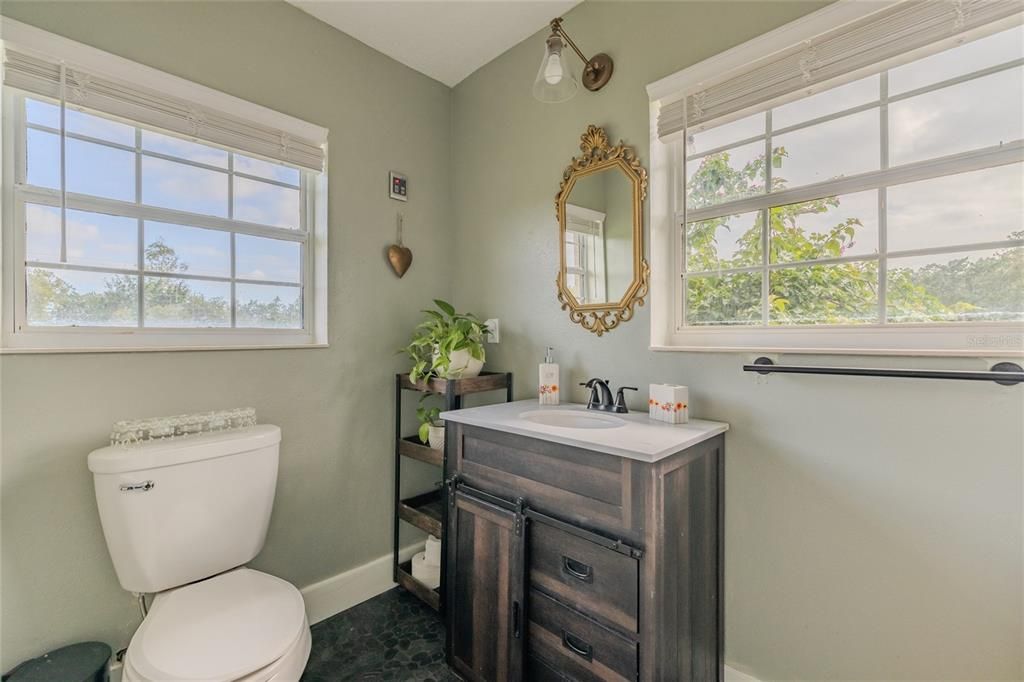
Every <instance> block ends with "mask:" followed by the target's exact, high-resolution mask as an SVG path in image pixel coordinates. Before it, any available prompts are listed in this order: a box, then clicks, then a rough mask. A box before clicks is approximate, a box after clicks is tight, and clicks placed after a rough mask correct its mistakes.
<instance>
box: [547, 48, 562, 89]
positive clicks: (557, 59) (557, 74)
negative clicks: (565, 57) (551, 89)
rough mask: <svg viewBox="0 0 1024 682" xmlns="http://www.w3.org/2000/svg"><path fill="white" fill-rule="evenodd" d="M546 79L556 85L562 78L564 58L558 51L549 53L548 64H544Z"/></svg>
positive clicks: (550, 83)
mask: <svg viewBox="0 0 1024 682" xmlns="http://www.w3.org/2000/svg"><path fill="white" fill-rule="evenodd" d="M544 80H545V81H547V82H548V84H549V85H555V84H557V83H558V82H559V81H561V80H562V59H561V56H560V55H559V54H558V53H557V52H552V53H551V54H549V55H548V61H547V64H546V65H545V66H544Z"/></svg>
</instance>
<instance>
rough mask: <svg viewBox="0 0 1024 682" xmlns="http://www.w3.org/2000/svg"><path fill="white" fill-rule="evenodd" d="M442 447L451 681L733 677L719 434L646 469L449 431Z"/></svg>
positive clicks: (588, 453)
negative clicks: (727, 668)
mask: <svg viewBox="0 0 1024 682" xmlns="http://www.w3.org/2000/svg"><path fill="white" fill-rule="evenodd" d="M448 443H449V446H448V447H449V462H450V464H451V470H452V471H453V472H454V475H453V476H452V477H451V478H450V479H449V481H448V483H447V486H448V490H447V501H448V508H447V513H446V523H447V524H448V534H447V538H448V540H447V542H446V545H447V549H446V561H447V571H446V576H447V578H446V582H447V587H446V599H447V604H446V613H447V623H448V641H447V654H448V661H449V664H450V665H451V666H452V667H453V668H454V670H455V671H456V672H457V673H459V674H460V675H462V676H463V677H465V678H466V679H469V680H488V681H499V680H539V681H543V680H722V679H723V658H722V653H723V652H722V644H723V619H722V611H723V599H722V594H723V590H722V565H723V541H722V540H723V532H722V521H723V508H722V502H723V494H722V493H723V478H724V476H723V474H724V468H723V466H724V459H723V458H724V444H725V437H724V435H723V434H721V433H718V434H717V435H713V436H711V437H709V438H707V439H705V440H702V441H700V442H698V443H696V444H694V445H691V446H690V447H687V448H685V449H681V450H680V451H678V452H675V453H674V454H668V455H667V456H663V457H660V458H658V459H657V460H656V461H649V462H648V461H640V460H637V459H630V458H627V457H622V456H618V455H612V454H606V453H603V452H597V451H594V450H589V449H584V448H581V447H575V446H571V445H566V444H563V443H558V442H551V441H549V440H544V439H541V438H535V437H529V436H525V435H520V434H516V433H509V432H506V431H500V430H495V429H491V428H485V427H481V426H475V425H469V424H465V423H455V422H451V423H449V425H448Z"/></svg>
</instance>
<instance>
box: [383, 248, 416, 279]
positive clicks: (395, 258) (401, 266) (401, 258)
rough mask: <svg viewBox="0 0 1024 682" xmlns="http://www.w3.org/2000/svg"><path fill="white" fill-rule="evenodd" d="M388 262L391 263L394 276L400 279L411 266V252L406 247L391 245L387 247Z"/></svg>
mask: <svg viewBox="0 0 1024 682" xmlns="http://www.w3.org/2000/svg"><path fill="white" fill-rule="evenodd" d="M388 262H389V263H391V269H392V270H394V271H395V274H396V275H398V276H399V278H401V277H402V275H404V274H405V271H406V270H408V269H409V266H410V265H412V251H411V250H409V247H407V246H402V245H400V244H392V245H391V246H389V247H388Z"/></svg>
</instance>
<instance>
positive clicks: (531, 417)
mask: <svg viewBox="0 0 1024 682" xmlns="http://www.w3.org/2000/svg"><path fill="white" fill-rule="evenodd" d="M519 417H520V418H521V419H525V420H527V421H531V422H533V423H534V424H543V425H544V426H560V427H562V428H563V429H614V428H617V427H619V426H624V425H625V424H626V422H625V421H624V420H622V419H619V418H618V417H613V416H611V415H606V414H596V413H594V412H581V411H579V410H534V411H532V412H523V413H522V414H521V415H519Z"/></svg>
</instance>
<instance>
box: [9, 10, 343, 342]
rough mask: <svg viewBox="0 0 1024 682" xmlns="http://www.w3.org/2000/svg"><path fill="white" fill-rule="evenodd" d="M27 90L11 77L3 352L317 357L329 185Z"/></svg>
mask: <svg viewBox="0 0 1024 682" xmlns="http://www.w3.org/2000/svg"><path fill="white" fill-rule="evenodd" d="M5 28H6V27H5ZM10 55H11V52H10V49H9V48H8V54H7V56H8V59H9V60H10ZM69 75H70V74H68V73H67V72H65V73H64V74H62V76H59V77H63V78H64V79H65V82H64V83H63V84H61V85H62V89H63V91H64V94H67V93H68V91H69V90H70V85H69V83H68V81H69V80H70V78H69ZM72 77H73V78H76V79H78V80H79V81H84V80H85V79H84V78H83V77H82V76H81V75H80V73H75V75H74V76H72ZM24 85H25V81H24V80H19V74H18V73H12V72H11V70H10V69H8V70H7V72H5V87H4V102H3V106H4V111H3V113H4V120H5V130H4V156H5V162H6V167H7V168H9V169H11V171H12V172H10V173H5V192H6V196H8V197H10V199H11V201H10V202H9V204H10V210H9V212H7V213H5V221H4V222H5V229H4V236H5V249H4V251H5V254H10V258H11V260H10V261H8V262H11V264H12V265H13V267H12V268H10V271H11V279H10V280H8V281H6V282H5V288H4V293H5V313H7V312H9V313H10V315H9V316H8V315H5V323H4V327H5V329H4V331H5V346H6V347H8V348H47V349H62V348H74V349H77V348H111V347H113V348H133V347H161V348H164V347H172V348H173V347H184V348H194V347H224V346H228V347H239V346H250V345H254V346H268V345H271V346H273V345H303V344H305V345H308V344H312V343H317V342H322V336H320V335H319V334H318V333H317V328H318V326H319V327H321V328H322V325H323V323H324V320H323V319H322V315H323V311H324V309H325V301H323V300H317V299H318V298H322V296H320V297H318V295H317V291H318V289H319V287H317V285H316V277H315V276H314V272H315V271H317V270H318V269H322V267H323V261H324V258H323V254H322V253H317V250H318V249H322V248H323V241H322V238H323V236H324V235H322V234H318V229H317V226H318V224H320V225H322V224H323V222H324V221H323V218H324V217H325V216H324V215H318V213H319V212H322V211H324V205H323V202H324V199H325V197H324V196H323V192H324V188H325V182H324V174H323V172H322V170H319V169H314V168H310V167H308V166H305V167H304V166H302V165H299V164H296V163H294V162H289V161H288V160H286V159H281V158H267V157H265V156H262V155H260V154H258V153H254V151H263V150H262V149H261V150H250V149H249V148H245V147H243V148H238V147H234V146H231V145H227V144H223V143H220V142H221V140H218V139H217V137H216V136H215V135H210V137H211V138H213V139H212V140H208V139H204V137H201V136H199V135H192V136H186V135H182V134H180V132H179V131H177V130H175V129H174V127H173V126H169V128H171V129H168V128H157V127H155V126H153V125H148V120H147V117H146V116H145V115H143V116H139V117H138V118H139V119H142V120H137V119H131V118H127V117H125V116H119V115H115V114H112V113H110V111H99V110H94V109H91V108H89V107H87V106H83V105H81V104H72V103H71V102H70V101H68V100H69V99H70V98H68V100H65V101H66V102H67V103H66V104H64V105H63V106H62V100H61V98H60V97H57V98H54V97H51V96H47V94H48V93H40V92H38V91H39V90H45V88H42V87H36V88H24V87H15V86H24ZM82 99H83V100H84V101H87V102H89V101H91V100H96V101H98V102H99V103H100V104H102V103H103V102H104V98H103V96H102V94H100V95H99V96H93V97H92V98H90V97H88V96H87V97H84V98H82ZM109 109H114V110H116V109H117V107H116V106H111V107H109ZM193 116H194V118H196V119H199V120H201V119H202V115H201V114H193ZM62 122H63V127H62ZM280 139H281V138H280V136H279V145H280V146H281V148H282V149H283V148H284V147H285V145H282V144H280ZM5 203H8V202H5ZM12 261H13V262H12ZM320 274H321V275H322V274H323V273H322V272H321V273H320ZM318 318H320V319H318Z"/></svg>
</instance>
